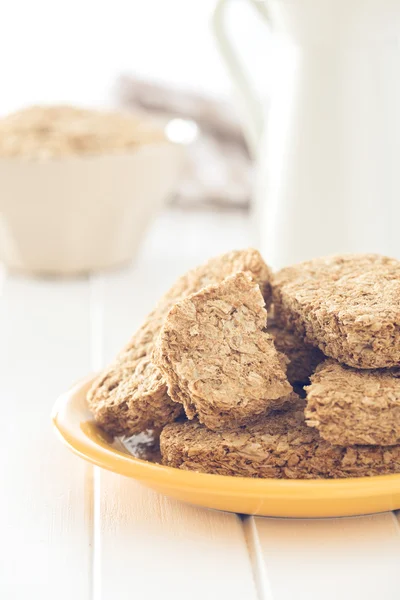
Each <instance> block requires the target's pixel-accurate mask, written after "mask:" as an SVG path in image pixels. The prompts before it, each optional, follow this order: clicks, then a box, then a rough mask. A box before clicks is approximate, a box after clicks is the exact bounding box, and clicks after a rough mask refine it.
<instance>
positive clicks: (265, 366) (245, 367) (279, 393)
mask: <svg viewBox="0 0 400 600" xmlns="http://www.w3.org/2000/svg"><path fill="white" fill-rule="evenodd" d="M266 321H267V311H266V310H265V308H264V299H263V297H262V295H261V292H260V288H259V286H258V285H257V283H255V282H254V281H253V279H252V278H251V277H250V276H249V275H248V274H246V273H237V274H235V275H232V276H230V277H228V278H227V279H226V280H225V281H223V282H222V283H220V284H217V285H213V286H209V287H206V288H204V289H203V290H201V291H200V292H198V293H197V294H193V295H192V296H190V297H188V298H186V299H184V300H181V301H180V302H178V303H177V304H175V305H174V306H173V308H172V309H171V310H170V312H169V313H168V315H167V317H166V319H165V322H164V325H163V327H162V329H161V333H160V337H159V341H158V343H157V345H156V351H155V353H154V356H153V359H154V361H155V362H156V364H157V365H158V367H159V368H160V370H161V371H162V373H163V374H164V376H165V378H166V381H167V384H168V392H169V395H170V396H171V398H172V399H173V400H175V401H176V402H180V403H182V404H183V406H184V408H185V412H186V415H187V417H188V418H189V419H193V418H194V417H195V416H196V415H198V418H199V421H200V422H201V423H204V425H206V426H207V427H208V428H209V429H213V430H219V429H224V428H232V427H237V426H238V425H242V424H245V423H249V422H252V421H254V419H255V418H256V417H258V416H259V415H260V414H262V413H265V412H266V411H268V410H272V409H274V408H277V407H278V406H280V405H282V404H283V402H284V401H285V400H284V399H283V397H284V396H287V395H288V394H289V392H290V391H291V386H290V384H289V382H288V381H287V379H286V375H285V372H284V369H283V368H282V364H281V360H282V357H280V356H279V354H278V352H277V351H276V349H275V347H274V344H273V341H272V338H271V336H270V335H269V334H268V333H266V332H265V326H266Z"/></svg>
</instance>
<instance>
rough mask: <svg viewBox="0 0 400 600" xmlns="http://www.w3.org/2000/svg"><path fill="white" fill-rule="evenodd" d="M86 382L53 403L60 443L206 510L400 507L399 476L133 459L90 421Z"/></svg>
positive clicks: (335, 511)
mask: <svg viewBox="0 0 400 600" xmlns="http://www.w3.org/2000/svg"><path fill="white" fill-rule="evenodd" d="M90 383H91V379H87V380H85V381H84V382H82V383H79V384H77V385H75V386H74V387H73V388H72V389H71V390H70V391H68V392H67V393H65V394H63V395H62V396H61V397H60V398H59V399H58V400H57V402H56V405H55V407H54V411H53V422H54V425H55V427H56V429H57V431H58V433H59V434H60V435H61V438H62V440H63V441H64V443H65V444H66V445H67V446H69V448H70V449H71V450H72V451H73V452H75V453H76V454H78V455H79V456H81V457H82V458H84V459H85V460H88V461H89V462H91V463H93V464H95V465H97V466H99V467H103V468H104V469H108V470H109V471H114V472H115V473H120V474H121V475H125V476H127V477H133V478H135V479H138V480H139V481H141V482H142V483H143V484H145V485H147V486H148V487H150V488H153V489H154V490H157V491H158V492H161V493H162V494H166V495H167V496H171V497H173V498H176V499H178V500H182V501H183V502H190V503H191V504H197V505H200V506H204V507H207V508H214V509H218V510H226V511H231V512H237V513H244V514H249V515H262V516H271V517H342V516H350V515H359V514H368V513H375V512H383V511H388V510H396V509H399V508H400V475H383V476H380V477H360V478H352V479H336V480H321V479H319V480H318V479H311V480H306V481H305V480H292V481H288V480H280V479H251V478H247V477H224V476H222V475H206V474H203V473H195V472H190V471H181V470H180V469H173V468H170V467H164V466H162V465H158V464H154V463H150V462H147V461H145V460H140V459H138V458H135V457H133V456H132V455H130V454H129V452H128V450H126V449H125V448H124V446H123V445H122V444H119V443H118V440H117V441H114V440H112V439H111V438H109V437H108V436H107V434H105V433H104V432H103V431H102V430H101V429H99V428H98V427H97V426H96V425H95V423H94V422H93V419H92V418H91V415H90V413H89V411H88V408H87V405H86V392H87V390H88V388H89V386H90Z"/></svg>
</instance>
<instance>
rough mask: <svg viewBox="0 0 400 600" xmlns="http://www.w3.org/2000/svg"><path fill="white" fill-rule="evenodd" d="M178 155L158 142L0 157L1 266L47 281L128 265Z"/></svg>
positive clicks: (168, 188)
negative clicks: (44, 156) (77, 153)
mask: <svg viewBox="0 0 400 600" xmlns="http://www.w3.org/2000/svg"><path fill="white" fill-rule="evenodd" d="M183 153H184V148H183V147H182V146H180V145H178V144H173V143H171V142H168V141H165V142H157V143H152V144H146V145H141V146H138V148H137V149H135V150H133V151H132V152H130V153H127V154H121V155H99V156H81V157H66V158H58V159H51V160H48V161H28V160H22V159H16V158H10V159H0V261H2V262H3V263H4V264H5V265H6V266H7V267H8V268H9V269H11V270H20V271H21V270H22V271H25V272H30V273H38V274H54V275H68V274H74V273H80V272H88V271H92V270H97V269H103V268H107V267H111V266H113V265H118V264H122V263H125V262H128V261H130V260H131V259H132V258H133V256H134V255H135V252H136V250H137V248H138V246H139V244H140V242H141V240H142V237H143V234H144V232H145V230H146V227H147V225H148V224H149V222H150V221H151V220H152V218H153V217H154V215H155V214H156V213H157V210H158V209H159V208H160V206H161V204H162V202H163V200H164V199H165V198H166V197H167V196H168V195H169V194H170V193H171V192H172V190H173V187H174V184H175V183H176V181H177V178H178V175H179V172H180V169H181V166H182V162H183Z"/></svg>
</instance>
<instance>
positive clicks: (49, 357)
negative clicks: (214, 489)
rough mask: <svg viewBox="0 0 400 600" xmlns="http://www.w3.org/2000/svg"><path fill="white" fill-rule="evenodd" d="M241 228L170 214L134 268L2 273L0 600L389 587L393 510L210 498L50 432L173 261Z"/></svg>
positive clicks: (399, 539)
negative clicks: (184, 498)
mask: <svg viewBox="0 0 400 600" xmlns="http://www.w3.org/2000/svg"><path fill="white" fill-rule="evenodd" d="M250 238H251V236H250V227H249V223H248V222H247V219H246V217H245V216H243V214H240V213H236V214H228V213H225V214H218V215H211V214H209V213H194V212H189V213H180V212H178V211H169V212H166V213H164V214H163V215H162V216H161V217H160V218H159V219H158V220H157V222H156V223H155V224H154V226H153V228H152V229H151V231H150V232H149V235H148V237H147V240H146V243H145V245H144V246H143V248H142V251H141V253H140V256H139V257H138V258H137V260H136V262H135V263H134V264H133V265H132V267H130V268H128V269H124V270H120V271H115V272H112V273H109V274H106V275H96V276H91V277H82V278H81V279H77V280H63V281H54V280H50V279H48V280H38V279H36V280H35V279H28V278H23V277H16V276H5V275H4V277H2V278H1V282H0V289H1V292H2V294H1V301H0V340H1V341H0V357H1V362H0V364H1V370H0V395H1V406H2V411H1V416H2V426H1V438H0V439H1V441H0V444H1V450H2V460H1V462H0V534H1V544H0V598H1V600H13V599H17V600H28V599H29V600H32V599H33V600H36V598H37V599H40V600H48V599H51V600H53V599H56V600H71V599H73V600H114V599H115V600H133V599H135V600H136V599H137V600H156V599H158V598H163V599H165V598H168V599H169V598H171V599H174V600H186V599H188V600H205V599H207V600H213V599H225V598H229V600H296V599H298V600H303V599H307V600H319V599H324V600H331V599H332V600H333V599H335V600H336V599H339V600H357V599H360V600H361V599H362V600H369V599H371V600H372V599H374V600H375V599H376V598H379V600H399V598H400V524H399V520H398V516H397V515H396V514H394V513H385V514H380V515H374V516H366V517H357V518H349V519H321V520H289V519H268V518H254V517H240V516H236V515H233V514H227V513H220V512H216V511H207V510H204V509H200V508H196V507H193V506H187V505H184V504H181V503H179V502H177V501H174V500H170V499H168V498H166V497H163V496H160V495H158V494H157V493H155V492H153V491H150V490H147V489H146V488H144V487H142V486H141V485H140V484H138V483H136V482H135V481H133V480H130V479H126V478H122V477H120V476H117V475H114V474H113V473H109V472H106V471H102V470H100V469H98V468H94V467H92V466H91V465H89V464H87V463H85V462H84V461H82V460H80V459H79V458H77V457H75V456H73V455H72V454H71V453H70V452H69V451H68V450H67V449H66V448H64V447H63V446H62V445H61V444H60V442H59V440H58V439H57V438H56V436H55V434H54V432H53V431H52V427H51V423H50V411H51V408H52V405H53V402H54V400H55V398H56V397H57V395H58V394H60V393H61V392H63V391H64V390H66V389H67V388H68V387H69V386H70V385H71V384H72V383H73V382H74V381H76V380H77V379H79V378H81V377H83V376H85V375H86V374H88V373H89V372H91V371H96V370H98V369H100V368H101V367H102V366H103V365H104V364H105V363H107V361H109V360H110V359H111V358H112V356H113V355H114V354H115V353H116V351H117V350H118V349H119V348H120V346H122V345H123V344H124V343H125V342H126V341H127V339H128V338H129V337H130V335H131V333H133V332H134V330H135V328H136V327H137V326H138V325H139V324H140V321H141V319H142V318H143V317H144V316H145V314H146V313H147V312H148V311H149V309H151V308H152V305H153V304H154V302H155V301H156V299H157V297H158V296H159V295H160V294H161V293H162V292H163V291H164V290H165V289H166V288H167V287H168V286H169V285H170V284H171V283H172V282H173V280H174V279H175V278H176V277H177V276H178V275H179V274H181V272H182V271H184V270H185V269H187V268H189V267H192V266H194V265H195V264H196V263H198V262H201V261H202V260H204V259H205V258H207V257H209V256H211V255H213V254H216V253H218V252H223V251H225V250H227V249H231V248H234V247H243V246H246V245H247V244H248V243H249V241H250Z"/></svg>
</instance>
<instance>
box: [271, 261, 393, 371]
mask: <svg viewBox="0 0 400 600" xmlns="http://www.w3.org/2000/svg"><path fill="white" fill-rule="evenodd" d="M273 285H274V289H273V300H274V306H275V318H276V319H277V323H278V325H279V326H283V327H286V328H287V329H290V330H292V329H293V330H294V331H295V332H296V333H297V334H298V335H300V336H301V337H304V338H305V340H306V341H307V342H309V343H311V344H313V345H316V346H318V347H319V348H320V349H321V350H322V352H324V354H326V355H327V356H330V357H333V358H336V359H337V360H338V361H340V362H342V363H344V364H347V365H349V366H352V367H358V368H361V369H376V368H382V367H393V366H399V365H400V262H399V261H397V260H395V259H390V258H386V257H384V256H379V255H375V254H358V255H357V254H352V255H350V254H349V255H343V256H333V257H328V258H320V259H315V260H312V261H309V262H305V263H302V264H299V265H296V266H293V267H287V268H285V269H282V271H280V272H279V273H277V274H276V275H275V276H274V281H273Z"/></svg>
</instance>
